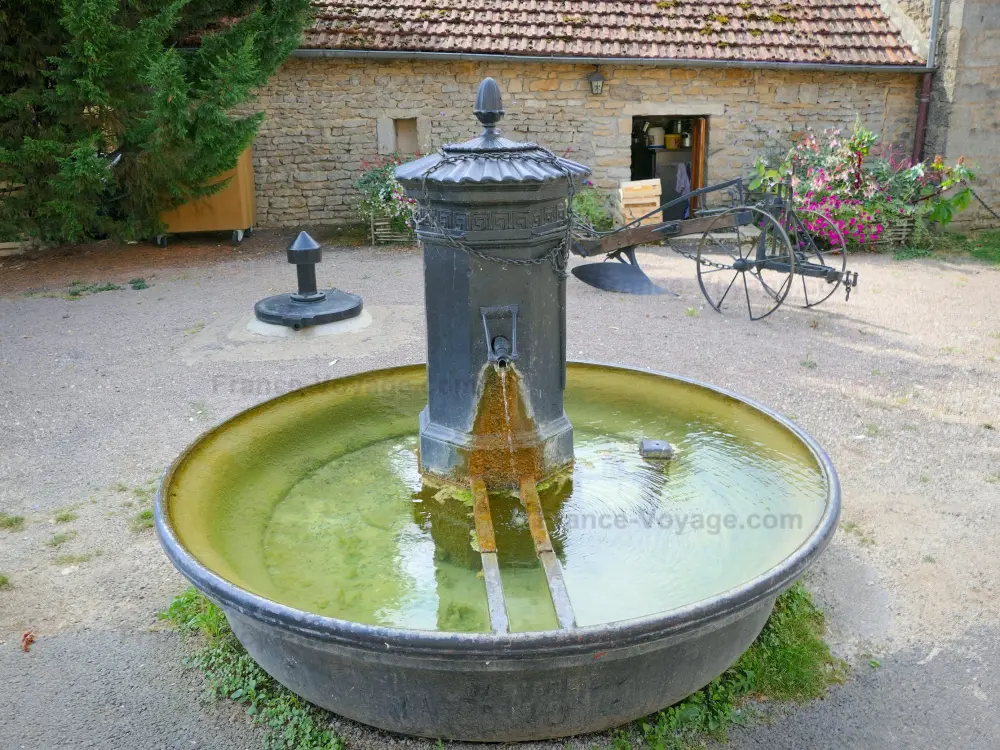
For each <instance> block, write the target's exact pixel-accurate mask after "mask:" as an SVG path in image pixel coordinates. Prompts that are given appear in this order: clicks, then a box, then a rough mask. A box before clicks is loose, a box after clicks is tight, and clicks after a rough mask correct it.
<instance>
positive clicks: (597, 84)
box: [587, 68, 606, 96]
mask: <svg viewBox="0 0 1000 750" xmlns="http://www.w3.org/2000/svg"><path fill="white" fill-rule="evenodd" d="M587 80H588V81H590V92H591V93H592V94H594V95H595V96H600V95H601V94H603V93H604V81H605V80H606V79H605V78H604V76H602V75H601V69H600V68H597V69H595V70H594V72H593V73H591V74H590V75H589V76H587Z"/></svg>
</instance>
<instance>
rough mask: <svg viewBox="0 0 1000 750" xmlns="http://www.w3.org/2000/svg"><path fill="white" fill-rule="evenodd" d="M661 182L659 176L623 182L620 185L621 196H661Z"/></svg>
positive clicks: (619, 193)
mask: <svg viewBox="0 0 1000 750" xmlns="http://www.w3.org/2000/svg"><path fill="white" fill-rule="evenodd" d="M661 187H662V186H661V184H660V180H659V178H654V179H652V180H633V181H631V182H623V183H622V184H621V185H620V186H619V187H618V196H619V198H626V199H627V198H640V197H655V198H659V197H660V192H661Z"/></svg>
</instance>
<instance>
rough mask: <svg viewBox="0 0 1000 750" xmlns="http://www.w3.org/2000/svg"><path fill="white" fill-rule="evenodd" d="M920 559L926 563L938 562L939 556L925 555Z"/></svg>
mask: <svg viewBox="0 0 1000 750" xmlns="http://www.w3.org/2000/svg"><path fill="white" fill-rule="evenodd" d="M920 559H921V560H923V562H925V563H936V562H937V558H936V557H934V555H924V556H923V557H922V558H920Z"/></svg>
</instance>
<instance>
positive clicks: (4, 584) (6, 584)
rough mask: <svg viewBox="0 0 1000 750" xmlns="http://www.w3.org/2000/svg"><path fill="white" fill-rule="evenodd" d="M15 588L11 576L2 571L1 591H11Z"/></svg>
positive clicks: (0, 576)
mask: <svg viewBox="0 0 1000 750" xmlns="http://www.w3.org/2000/svg"><path fill="white" fill-rule="evenodd" d="M12 588H14V587H13V586H11V584H10V578H9V577H8V576H7V574H6V573H0V591H9V590H10V589H12Z"/></svg>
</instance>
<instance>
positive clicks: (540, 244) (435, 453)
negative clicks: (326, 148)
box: [396, 78, 590, 487]
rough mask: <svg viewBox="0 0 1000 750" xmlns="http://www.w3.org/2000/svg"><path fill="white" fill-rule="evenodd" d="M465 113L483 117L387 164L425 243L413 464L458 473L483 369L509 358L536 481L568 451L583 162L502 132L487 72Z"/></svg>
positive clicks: (464, 462)
mask: <svg viewBox="0 0 1000 750" xmlns="http://www.w3.org/2000/svg"><path fill="white" fill-rule="evenodd" d="M473 111H474V113H475V115H476V117H477V118H478V120H479V121H480V122H481V123H482V124H483V125H484V126H485V129H484V130H483V133H482V134H481V135H480V136H479V137H478V138H475V139H473V140H471V141H467V142H465V143H459V144H451V145H447V146H445V147H444V148H443V149H442V150H441V151H440V152H439V153H436V154H432V155H430V156H426V157H424V158H422V159H419V160H417V161H414V162H410V163H408V164H404V165H402V166H400V167H399V168H397V170H396V177H397V179H398V180H399V181H400V182H401V183H402V185H403V186H404V187H405V189H406V191H407V193H408V194H409V195H410V196H411V197H412V198H414V199H416V200H417V202H418V204H419V212H418V224H417V235H418V237H419V238H420V240H421V242H422V243H423V248H424V287H425V295H426V309H427V379H428V386H427V407H426V408H425V409H424V410H423V412H422V413H421V415H420V461H421V468H422V470H423V471H425V472H429V473H431V474H435V475H438V476H441V477H445V478H449V479H455V480H457V481H461V482H465V481H467V478H468V474H469V471H468V469H469V458H470V454H471V452H472V450H473V443H474V440H473V428H474V422H475V419H476V414H477V406H478V405H479V403H480V397H481V395H482V390H483V388H484V382H485V378H486V375H487V374H488V373H487V367H488V366H494V365H495V366H496V367H498V368H503V367H508V366H513V368H515V370H516V372H517V376H518V378H519V380H520V384H521V394H520V395H521V397H522V398H523V402H524V407H525V411H526V412H527V417H528V418H529V419H530V420H531V422H532V423H533V425H534V430H533V432H534V434H533V435H526V434H518V435H515V440H519V441H521V442H522V443H525V442H529V441H535V442H536V444H537V446H536V447H537V448H538V455H539V457H540V458H539V467H538V468H539V474H538V476H537V478H538V479H541V478H543V477H544V476H545V475H547V474H550V473H552V472H553V471H555V470H557V469H559V468H560V467H562V466H565V465H567V464H569V463H570V462H571V461H572V458H573V428H572V426H571V425H570V423H569V420H568V419H567V418H566V414H565V412H564V411H563V389H564V387H565V377H566V304H565V302H566V278H565V272H564V269H565V262H566V255H567V253H568V229H569V218H568V200H569V199H570V197H571V194H572V192H573V190H574V188H575V185H576V184H578V183H579V181H580V180H581V179H582V178H583V177H585V176H586V175H588V174H590V170H589V169H588V168H587V167H585V166H583V165H581V164H577V163H575V162H572V161H569V160H567V159H562V158H559V157H556V156H555V155H553V154H552V153H551V152H550V151H548V150H546V149H544V148H542V147H541V146H539V145H537V144H535V143H519V142H515V141H511V140H508V139H506V138H503V137H502V136H501V135H500V133H499V131H498V129H497V123H498V122H499V121H500V119H501V118H502V117H503V115H504V110H503V105H502V102H501V98H500V89H499V87H498V86H497V84H496V82H495V81H494V80H493V79H492V78H486V79H485V80H484V81H483V82H482V84H481V85H480V87H479V93H478V95H477V97H476V104H475V108H474V110H473ZM517 447H518V446H515V448H517ZM514 486H515V487H516V484H515V485H514Z"/></svg>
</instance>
